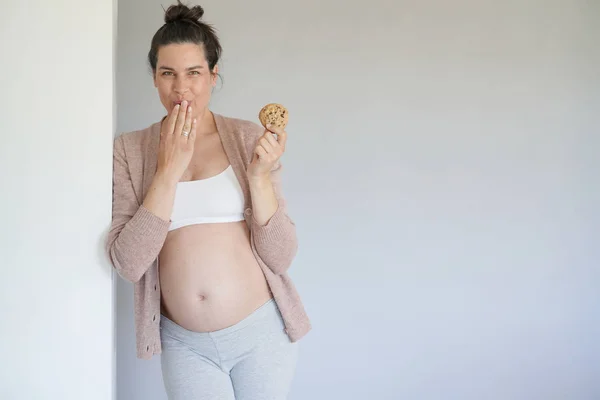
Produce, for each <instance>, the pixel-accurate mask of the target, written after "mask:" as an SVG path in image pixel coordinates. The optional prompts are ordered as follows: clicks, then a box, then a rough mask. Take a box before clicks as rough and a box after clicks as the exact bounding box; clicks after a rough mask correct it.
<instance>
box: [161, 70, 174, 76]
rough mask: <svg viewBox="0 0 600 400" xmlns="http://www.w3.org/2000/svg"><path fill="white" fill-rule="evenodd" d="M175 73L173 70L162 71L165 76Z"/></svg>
mask: <svg viewBox="0 0 600 400" xmlns="http://www.w3.org/2000/svg"><path fill="white" fill-rule="evenodd" d="M172 74H173V73H172V72H171V71H165V72H163V73H162V75H163V76H167V75H172Z"/></svg>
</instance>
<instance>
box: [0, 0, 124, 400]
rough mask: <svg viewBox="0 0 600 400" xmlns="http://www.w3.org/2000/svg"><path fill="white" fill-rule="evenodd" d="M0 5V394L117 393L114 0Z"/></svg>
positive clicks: (90, 396)
mask: <svg viewBox="0 0 600 400" xmlns="http://www.w3.org/2000/svg"><path fill="white" fill-rule="evenodd" d="M82 7H83V6H82V4H81V2H79V1H73V0H60V1H41V0H29V1H21V2H16V1H14V2H8V3H6V4H3V7H2V13H0V37H1V38H2V39H1V40H0V54H1V55H2V56H1V58H2V61H1V62H0V88H1V95H0V110H1V111H0V113H1V116H0V127H1V128H0V135H1V136H0V138H1V144H0V209H1V210H2V211H1V212H2V218H1V220H2V223H1V227H0V254H2V267H1V271H2V273H1V275H2V278H1V279H0V305H1V307H2V312H1V315H2V317H1V318H0V331H1V334H0V360H1V362H0V398H1V399H3V400H24V399H27V400H29V399H32V400H33V399H36V400H37V399H44V400H45V399H60V400H70V399H72V400H80V399H86V400H95V399H102V400H107V399H111V398H113V370H114V368H113V361H114V343H113V338H114V334H113V329H114V324H113V300H112V270H111V267H110V265H109V264H108V262H107V259H106V257H105V256H104V254H103V250H102V241H103V240H104V234H105V233H106V231H107V229H108V226H109V224H110V215H111V190H112V183H111V182H112V139H113V132H114V118H113V103H114V101H113V92H114V91H113V39H114V38H113V12H114V11H116V9H115V8H114V7H113V0H102V1H94V2H86V4H85V7H83V8H82Z"/></svg>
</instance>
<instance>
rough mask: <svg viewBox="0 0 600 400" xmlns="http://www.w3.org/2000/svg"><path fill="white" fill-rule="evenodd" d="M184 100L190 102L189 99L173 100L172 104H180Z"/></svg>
mask: <svg viewBox="0 0 600 400" xmlns="http://www.w3.org/2000/svg"><path fill="white" fill-rule="evenodd" d="M184 101H187V102H188V104H190V103H191V101H190V100H175V101H174V102H173V105H177V104H181V103H183V102H184Z"/></svg>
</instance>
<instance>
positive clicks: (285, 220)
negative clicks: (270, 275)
mask: <svg viewBox="0 0 600 400" xmlns="http://www.w3.org/2000/svg"><path fill="white" fill-rule="evenodd" d="M281 170H282V165H281V162H278V163H277V164H276V165H275V167H274V168H273V170H271V183H272V184H273V190H274V192H275V196H276V198H277V203H278V205H277V210H276V211H275V213H274V214H273V216H272V217H271V218H270V219H269V221H267V223H266V224H265V225H260V224H259V223H258V222H257V221H256V220H255V219H254V216H253V217H252V235H253V237H254V246H255V249H256V252H257V253H258V255H259V256H260V258H261V259H262V260H263V262H264V263H265V264H266V265H267V267H269V269H271V270H272V271H273V272H274V273H275V274H282V273H284V272H286V271H287V270H288V269H289V268H290V266H291V264H292V262H293V260H294V258H295V257H296V253H297V252H298V238H297V235H296V224H295V223H294V221H293V220H292V219H291V217H290V216H289V215H288V212H287V207H286V200H285V198H284V196H283V193H282V188H281Z"/></svg>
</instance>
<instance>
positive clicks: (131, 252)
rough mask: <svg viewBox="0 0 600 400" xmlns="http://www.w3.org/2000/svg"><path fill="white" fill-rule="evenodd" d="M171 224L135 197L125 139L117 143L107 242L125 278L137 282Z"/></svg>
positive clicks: (115, 264)
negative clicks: (110, 218) (110, 220)
mask: <svg viewBox="0 0 600 400" xmlns="http://www.w3.org/2000/svg"><path fill="white" fill-rule="evenodd" d="M169 225H170V221H165V220H163V219H161V218H159V217H158V216H156V215H155V214H153V213H152V212H151V211H150V210H148V209H147V208H146V207H144V206H143V205H141V204H140V203H139V201H138V199H137V197H136V195H135V191H134V189H133V184H132V181H131V175H130V172H129V167H128V163H127V157H126V153H125V146H124V141H123V137H122V136H120V137H118V138H116V139H115V141H114V150H113V204H112V222H111V226H110V229H109V232H108V237H107V241H106V250H107V253H108V255H109V258H110V261H111V263H112V264H113V266H114V267H115V269H116V270H117V272H118V273H119V275H120V276H122V277H123V278H124V279H126V280H128V281H130V282H134V283H135V282H137V281H139V280H140V279H141V277H142V276H143V275H144V273H145V272H146V271H147V270H148V269H149V268H150V266H151V265H152V263H153V262H154V260H155V259H156V257H158V254H159V252H160V250H161V248H162V246H163V244H164V241H165V239H166V236H167V233H168V230H169Z"/></svg>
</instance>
